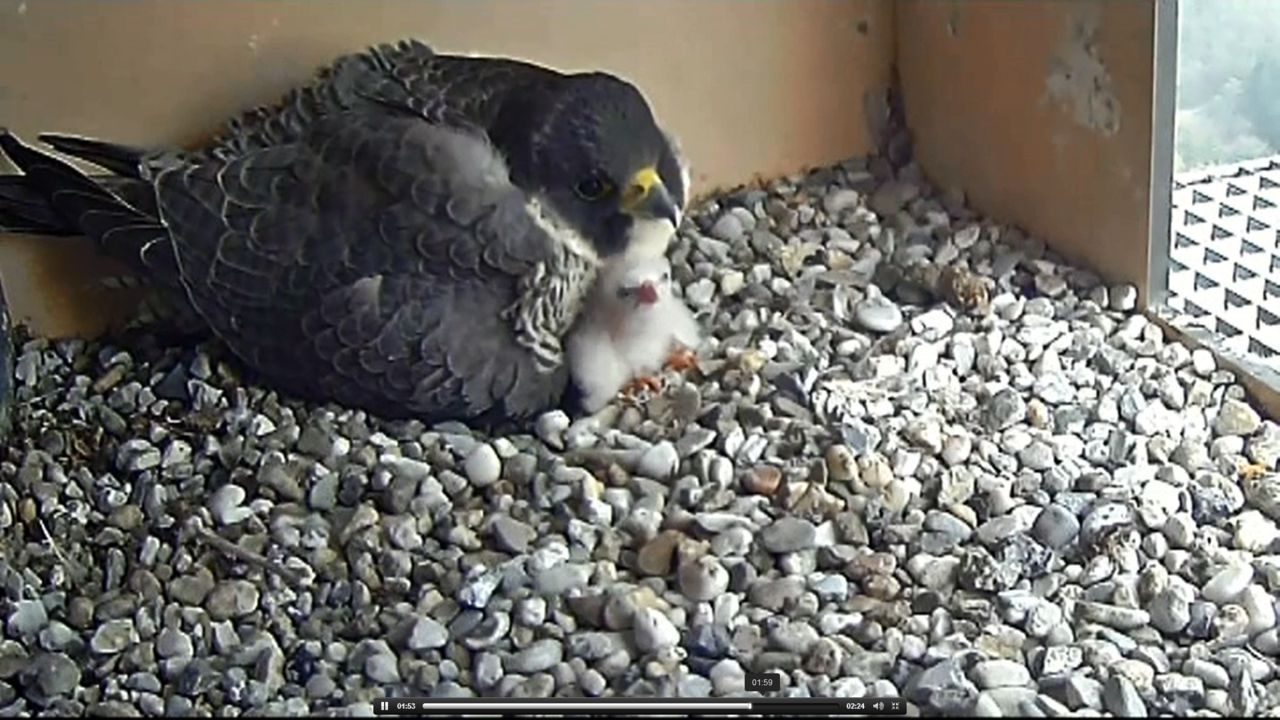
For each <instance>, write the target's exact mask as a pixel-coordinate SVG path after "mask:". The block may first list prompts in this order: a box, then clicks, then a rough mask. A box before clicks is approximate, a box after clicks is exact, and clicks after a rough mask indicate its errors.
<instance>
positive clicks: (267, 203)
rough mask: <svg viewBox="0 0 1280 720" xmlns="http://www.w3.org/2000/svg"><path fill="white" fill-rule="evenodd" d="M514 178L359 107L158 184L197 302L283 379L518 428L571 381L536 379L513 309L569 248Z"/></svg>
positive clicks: (454, 136) (484, 153)
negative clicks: (558, 252)
mask: <svg viewBox="0 0 1280 720" xmlns="http://www.w3.org/2000/svg"><path fill="white" fill-rule="evenodd" d="M501 168H502V166H501V161H500V159H498V158H496V156H493V154H492V153H491V152H490V151H489V150H488V149H487V146H485V145H484V143H483V141H481V140H480V139H478V138H476V137H473V136H468V135H466V134H465V133H461V132H458V131H452V130H447V129H444V128H439V127H435V126H431V125H429V124H426V123H423V122H421V121H420V120H415V119H412V118H401V117H387V116H386V115H385V114H383V115H379V116H375V117H370V116H369V115H368V114H367V113H359V112H351V113H344V114H340V115H334V116H330V117H326V118H323V119H321V120H318V121H317V122H316V123H315V124H314V125H313V127H312V128H310V129H309V130H308V132H307V133H305V134H304V136H303V137H302V138H301V139H299V140H298V141H296V142H293V143H290V144H285V145H280V146H277V147H272V148H265V149H259V150H255V151H250V152H246V153H244V154H242V155H241V156H240V157H237V158H235V159H233V160H228V161H213V162H207V163H204V164H201V165H196V166H192V167H188V168H185V169H181V170H170V171H166V172H164V173H162V174H161V175H160V176H159V178H158V182H157V189H158V196H159V202H160V209H161V213H162V215H163V217H164V219H165V221H166V222H167V224H168V226H169V227H170V228H171V230H172V232H173V236H174V238H175V245H176V247H177V248H178V255H179V262H180V266H181V270H182V274H183V278H184V281H185V283H186V286H187V288H188V292H189V294H190V296H191V298H192V300H193V302H194V304H195V305H196V306H197V307H198V308H200V309H201V311H202V313H203V314H204V315H205V316H206V318H207V319H208V320H209V322H210V324H211V325H212V326H213V327H214V329H215V330H216V331H218V332H219V334H220V335H222V337H223V338H224V340H226V341H227V342H228V344H229V345H231V346H232V349H233V350H235V351H236V352H237V353H239V354H242V355H244V356H246V357H247V359H249V361H250V363H251V364H253V365H255V366H256V367H258V368H261V371H262V372H263V373H264V374H269V375H271V377H272V379H273V380H275V381H276V382H279V383H280V384H282V385H284V386H285V387H291V388H294V389H295V390H297V391H299V392H302V393H308V394H323V395H325V396H327V397H331V398H333V399H335V400H338V401H339V402H344V403H347V404H356V405H363V406H365V407H373V408H381V410H380V411H381V412H384V413H386V414H393V415H394V414H401V413H400V412H397V410H398V409H399V408H404V409H406V410H409V411H411V412H419V413H421V414H422V415H421V416H423V417H424V419H429V417H430V414H432V413H436V414H440V415H449V414H453V415H456V414H466V415H468V416H477V415H481V414H483V413H484V412H486V411H487V410H490V409H492V410H495V411H501V410H502V408H500V407H499V406H504V407H505V410H506V414H509V415H512V416H519V415H520V414H521V411H522V409H526V408H527V409H532V408H536V407H545V406H547V405H550V404H553V403H554V400H555V398H556V397H558V394H559V392H560V391H561V390H562V389H563V383H564V377H563V374H564V373H562V372H561V373H559V374H558V375H555V376H552V377H548V376H547V375H544V374H541V373H538V372H537V371H536V368H535V366H534V364H533V361H532V358H531V357H530V356H529V354H528V352H527V351H525V350H524V349H523V348H520V347H519V346H517V345H516V342H515V337H514V334H513V333H512V331H511V329H510V328H509V327H505V326H504V322H505V321H504V320H503V319H502V315H501V313H502V311H503V310H504V309H505V308H506V307H507V306H509V305H510V304H511V303H512V302H513V301H514V300H515V297H516V295H515V293H516V283H517V279H518V277H519V276H520V275H521V274H523V273H525V272H527V271H529V270H530V269H531V268H532V267H533V266H534V265H535V264H536V263H538V262H542V261H546V260H548V259H550V257H551V255H552V253H553V252H555V248H554V242H553V240H552V239H551V238H550V237H548V236H547V235H546V234H545V233H544V232H543V231H542V229H541V228H540V227H539V226H538V225H537V224H536V223H534V222H533V219H532V218H531V217H530V215H529V214H528V212H527V210H526V208H525V198H524V195H523V193H521V192H520V191H519V190H518V189H516V188H515V187H513V186H512V185H511V184H510V183H509V182H508V181H507V180H506V178H505V177H504V173H503V172H502V169H501ZM406 247H408V248H414V250H415V251H414V252H405V250H404V248H406ZM298 317H301V318H302V320H301V321H300V322H299V321H297V319H296V318H298ZM406 397H408V398H409V400H408V401H407V402H406V400H405V398H406Z"/></svg>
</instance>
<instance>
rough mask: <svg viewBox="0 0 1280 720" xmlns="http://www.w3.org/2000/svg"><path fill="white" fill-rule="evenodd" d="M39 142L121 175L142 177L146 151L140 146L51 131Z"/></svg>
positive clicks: (139, 178)
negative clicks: (143, 159)
mask: <svg viewBox="0 0 1280 720" xmlns="http://www.w3.org/2000/svg"><path fill="white" fill-rule="evenodd" d="M40 142H42V143H44V144H45V145H48V146H49V147H51V148H53V149H54V150H57V151H58V152H60V153H62V154H64V155H70V156H71V157H77V158H80V159H81V160H87V161H89V162H91V163H93V164H94V165H97V166H98V167H100V168H103V169H105V170H110V171H111V172H113V173H115V174H116V175H119V176H121V177H127V178H133V179H134V180H141V179H142V158H143V157H145V156H146V154H147V152H148V151H147V150H144V149H142V148H138V147H132V146H129V145H119V144H116V143H109V142H103V141H102V140H93V139H91V138H82V137H76V136H75V135H56V134H53V133H44V134H42V135H40Z"/></svg>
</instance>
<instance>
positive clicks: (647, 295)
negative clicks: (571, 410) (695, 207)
mask: <svg viewBox="0 0 1280 720" xmlns="http://www.w3.org/2000/svg"><path fill="white" fill-rule="evenodd" d="M700 342H701V330H700V329H699V327H698V321H697V320H695V319H694V317H693V313H691V312H690V311H689V308H687V307H685V305H684V303H683V302H681V301H680V298H678V297H676V296H675V294H674V293H673V292H672V287H671V265H670V263H669V262H668V261H667V259H666V258H665V257H657V258H642V259H637V260H634V261H631V262H627V263H618V264H616V265H613V266H611V267H610V268H609V269H607V270H606V271H605V272H603V273H602V274H601V275H600V276H599V278H598V279H597V281H596V288H595V290H594V292H593V293H592V295H591V296H590V300H588V304H587V307H586V308H585V309H584V310H583V312H582V314H581V315H580V316H579V317H578V321H577V322H576V323H575V325H574V327H573V329H572V330H571V331H570V334H569V339H568V341H567V343H566V345H567V349H568V355H569V368H570V373H571V377H572V381H571V382H572V384H571V385H570V388H569V393H568V397H569V398H571V402H573V403H576V404H577V406H578V409H580V410H581V411H582V412H586V413H595V412H598V411H599V410H600V409H601V408H603V407H604V406H605V405H606V404H608V402H609V401H610V400H611V399H613V397H614V396H615V395H617V394H618V392H619V391H620V390H621V391H623V393H624V394H629V392H631V391H634V390H635V389H638V388H640V387H643V386H650V387H652V386H654V385H656V380H655V379H654V378H652V377H651V376H650V374H651V373H654V372H656V371H657V370H658V369H659V368H661V367H663V365H664V364H665V365H668V366H680V365H685V364H687V363H688V362H689V361H690V360H689V355H690V354H691V353H692V351H693V350H695V349H696V348H697V347H698V345H699V344H700Z"/></svg>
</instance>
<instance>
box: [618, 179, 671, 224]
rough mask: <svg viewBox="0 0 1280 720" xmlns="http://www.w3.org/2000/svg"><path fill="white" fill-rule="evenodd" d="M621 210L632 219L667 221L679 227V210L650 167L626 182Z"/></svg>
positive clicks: (665, 187)
mask: <svg viewBox="0 0 1280 720" xmlns="http://www.w3.org/2000/svg"><path fill="white" fill-rule="evenodd" d="M621 208H622V212H624V213H626V214H628V215H630V216H632V217H636V218H646V219H654V220H668V221H670V222H671V225H672V227H679V225H680V208H678V207H676V204H675V201H674V200H672V199H671V193H669V192H667V186H666V185H664V184H663V182H662V178H661V177H660V176H659V175H658V171H657V170H656V169H654V168H653V167H652V166H650V167H646V168H644V169H642V170H640V172H637V173H636V174H635V175H633V176H632V177H631V179H630V180H629V181H628V182H627V186H626V188H625V189H623V191H622V203H621Z"/></svg>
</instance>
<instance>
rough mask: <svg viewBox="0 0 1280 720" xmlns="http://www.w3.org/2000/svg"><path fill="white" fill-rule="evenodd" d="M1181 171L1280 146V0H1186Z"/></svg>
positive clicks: (1182, 9) (1181, 33) (1181, 32)
mask: <svg viewBox="0 0 1280 720" xmlns="http://www.w3.org/2000/svg"><path fill="white" fill-rule="evenodd" d="M1178 5H1179V11H1178V15H1179V17H1178V21H1179V22H1178V26H1179V27H1178V100H1177V106H1178V113H1177V118H1176V120H1175V136H1176V141H1175V160H1174V162H1175V171H1184V170H1194V169H1198V168H1202V167H1206V166H1210V165H1219V164H1223V163H1232V162H1240V161H1242V160H1249V159H1252V158H1256V157H1264V156H1268V155H1275V154H1280V43H1278V42H1277V38H1280V0H1182V1H1181V2H1180V3H1179V4H1178Z"/></svg>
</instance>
